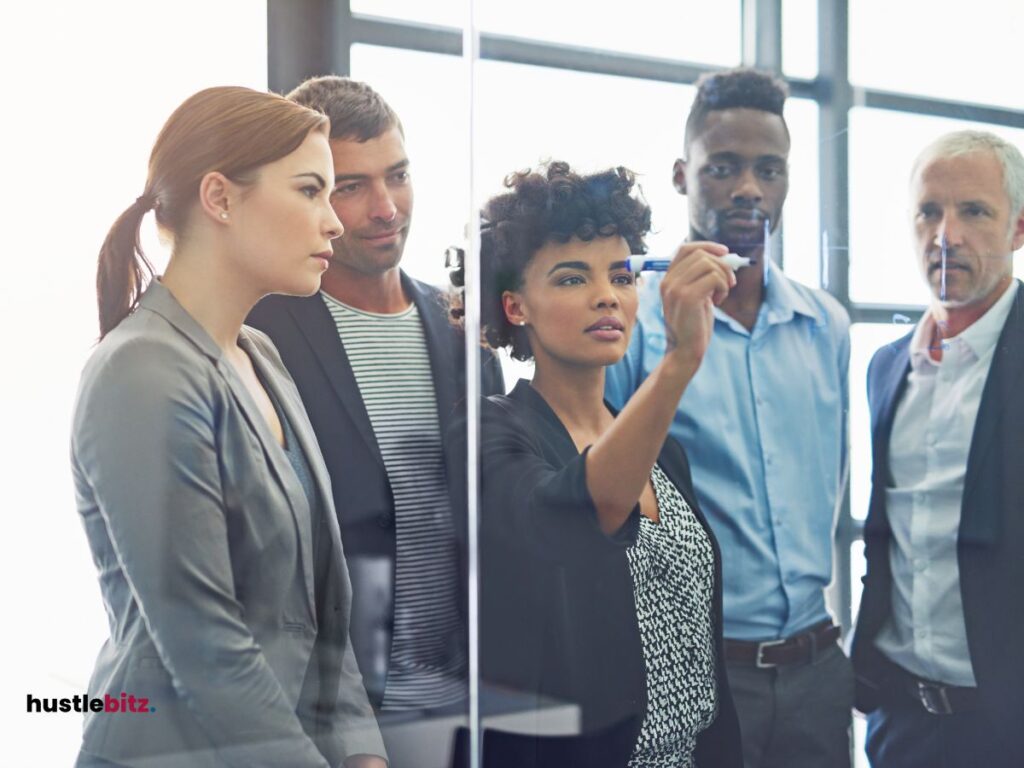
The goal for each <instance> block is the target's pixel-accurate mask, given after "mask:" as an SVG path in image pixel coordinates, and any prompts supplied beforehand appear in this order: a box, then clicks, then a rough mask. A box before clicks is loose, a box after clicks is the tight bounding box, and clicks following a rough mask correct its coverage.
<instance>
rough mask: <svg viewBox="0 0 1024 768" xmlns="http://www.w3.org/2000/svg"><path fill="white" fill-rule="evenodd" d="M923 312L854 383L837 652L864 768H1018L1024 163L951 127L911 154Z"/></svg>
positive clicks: (1021, 737) (1009, 150)
mask: <svg viewBox="0 0 1024 768" xmlns="http://www.w3.org/2000/svg"><path fill="white" fill-rule="evenodd" d="M910 194H911V200H912V204H913V208H912V216H913V231H914V239H915V243H916V248H917V256H916V257H917V259H918V262H919V266H920V268H921V272H922V274H923V276H924V277H925V280H926V281H927V282H928V285H929V287H930V288H931V292H932V302H931V305H930V306H929V307H928V309H927V311H926V312H925V314H924V316H923V317H922V319H921V321H920V322H919V323H918V324H917V326H916V327H915V329H914V330H913V331H912V332H911V333H909V334H908V335H907V336H905V337H904V338H902V339H900V340H899V341H897V342H894V343H893V344H890V345H888V346H885V347H883V348H882V349H880V350H878V352H876V353H875V356H874V358H873V359H872V361H871V366H870V368H869V369H868V399H869V403H870V409H871V427H872V431H871V434H872V444H873V469H872V491H871V502H870V508H869V511H868V517H867V521H866V523H865V526H864V542H865V555H866V558H867V576H866V578H865V582H864V593H863V598H862V601H861V608H860V615H859V617H858V621H857V628H856V632H855V634H854V639H853V662H854V667H855V669H856V672H857V708H858V709H860V710H861V711H863V712H867V713H870V714H869V717H868V736H867V752H868V756H869V757H870V759H871V763H872V765H873V766H875V768H910V767H911V766H922V767H923V766H937V765H942V766H945V767H946V768H960V767H962V768H968V767H973V766H982V765H983V766H986V768H995V767H997V766H1007V768H1008V767H1009V766H1016V767H1018V768H1019V766H1021V765H1024V727H1022V725H1024V654H1022V653H1021V652H1020V649H1019V647H1018V645H1017V643H1018V642H1019V641H1020V639H1021V638H1022V637H1024V602H1022V600H1021V596H1020V590H1021V588H1022V586H1024V398H1022V397H1021V396H1020V388H1021V386H1022V385H1024V291H1021V290H1020V282H1019V281H1018V280H1015V279H1014V277H1013V274H1012V266H1013V252H1014V251H1016V250H1017V249H1019V248H1020V247H1021V246H1022V245H1024V157H1022V156H1021V153H1020V151H1019V150H1018V149H1017V148H1016V147H1014V146H1012V145H1011V144H1009V143H1007V142H1006V141H1004V140H1002V139H1000V138H998V137H997V136H994V135H992V134H990V133H985V132H980V131H958V132H956V133H951V134H948V135H946V136H943V137H941V138H940V139H938V140H937V141H936V142H934V143H933V144H931V145H930V146H929V147H928V148H926V149H925V150H924V152H922V153H921V155H920V156H919V157H918V159H917V161H916V163H915V164H914V169H913V172H912V176H911V183H910Z"/></svg>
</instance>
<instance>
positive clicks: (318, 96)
mask: <svg viewBox="0 0 1024 768" xmlns="http://www.w3.org/2000/svg"><path fill="white" fill-rule="evenodd" d="M288 98H289V99H291V100H292V101H294V102H296V103H297V104H301V105H302V106H304V107H309V108H310V109H315V110H316V111H317V112H323V113H324V114H325V115H327V117H328V118H329V119H330V121H331V138H332V139H347V140H351V141H360V142H361V141H369V140H370V139H375V138H377V137H378V136H380V135H381V134H383V133H385V132H386V131H389V130H391V129H392V128H398V130H399V132H400V133H402V135H403V136H404V135H405V132H404V130H403V129H402V121H401V120H399V119H398V115H397V114H395V111H394V110H393V109H392V108H391V107H390V106H389V105H388V103H387V102H386V101H384V99H383V98H382V97H381V95H380V94H379V93H377V92H376V91H375V90H373V88H371V87H370V86H369V85H367V84H366V83H363V82H360V81H359V80H352V79H351V78H348V77H338V76H337V75H324V76H322V77H311V78H310V79H309V80H306V81H305V82H304V83H302V85H300V86H298V87H297V88H296V89H295V90H293V91H292V92H291V93H289V94H288Z"/></svg>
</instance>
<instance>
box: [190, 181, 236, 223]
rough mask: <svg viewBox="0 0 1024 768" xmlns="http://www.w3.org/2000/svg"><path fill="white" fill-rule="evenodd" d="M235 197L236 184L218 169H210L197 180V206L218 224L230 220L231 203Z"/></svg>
mask: <svg viewBox="0 0 1024 768" xmlns="http://www.w3.org/2000/svg"><path fill="white" fill-rule="evenodd" d="M236 199H237V196H236V185H235V184H234V182H232V181H231V180H230V179H229V178H228V177H227V176H225V175H224V174H223V173H220V172H219V171H210V172H209V173H208V174H206V175H205V176H203V178H202V180H201V181H200V182H199V207H200V209H201V210H202V212H203V213H204V214H205V215H206V216H209V217H210V218H211V219H213V220H214V221H216V222H218V223H220V224H227V223H228V222H230V221H231V204H232V202H233V201H234V200H236Z"/></svg>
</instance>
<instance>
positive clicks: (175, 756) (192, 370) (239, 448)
mask: <svg viewBox="0 0 1024 768" xmlns="http://www.w3.org/2000/svg"><path fill="white" fill-rule="evenodd" d="M327 129H328V125H327V118H325V117H324V116H323V115H321V114H319V113H316V112H313V111H311V110H308V109H306V108H304V107H300V106H298V105H296V104H293V103H291V102H289V101H287V100H286V99H284V98H282V97H280V96H275V95H272V94H266V93H259V92H256V91H251V90H248V89H245V88H210V89H207V90H204V91H201V92H199V93H197V94H195V95H194V96H192V97H190V98H189V99H187V100H186V101H185V102H184V103H183V104H182V105H181V106H180V107H178V109H177V110H176V111H175V112H174V114H172V115H171V117H170V118H169V119H168V121H167V123H166V124H165V125H164V127H163V129H162V130H161V132H160V135H159V137H158V138H157V141H156V144H155V145H154V147H153V151H152V154H151V156H150V162H149V173H148V177H147V180H146V187H145V190H144V192H143V194H142V195H140V196H139V198H138V199H137V200H136V202H135V203H134V204H133V205H132V206H130V207H129V208H128V209H127V210H126V211H125V212H124V213H123V214H122V215H121V216H120V218H119V219H118V220H117V221H116V222H115V224H114V225H113V227H112V228H111V230H110V233H109V234H108V236H107V238H106V241H105V242H104V244H103V247H102V250H101V252H100V258H99V271H98V276H97V293H98V300H99V316H100V332H101V341H100V343H99V345H98V347H97V348H96V350H95V352H94V353H93V355H92V357H91V358H90V360H89V362H88V363H87V364H86V367H85V370H84V372H83V374H82V380H81V384H80V387H79V393H78V401H77V404H76V408H75V416H74V425H73V434H72V465H73V472H74V480H75V489H76V496H77V502H78V510H79V513H80V514H81V517H82V520H83V523H84V525H85V529H86V534H87V537H88V540H89V545H90V547H91V549H92V554H93V559H94V561H95V563H96V566H97V569H98V571H99V575H100V587H101V590H102V592H103V598H104V603H105V605H106V608H107V613H108V618H109V623H110V638H109V639H108V640H107V641H106V643H105V644H104V645H103V648H102V650H101V651H100V654H99V658H98V660H97V662H96V667H95V670H94V673H93V676H92V680H91V681H90V685H89V691H90V692H91V693H92V694H93V696H100V697H102V696H103V695H104V694H109V695H110V696H111V697H113V698H115V699H118V698H119V697H121V694H122V693H125V694H127V695H129V696H132V697H134V702H133V704H134V706H133V708H132V711H133V712H136V713H137V712H139V711H141V712H142V714H141V715H139V714H130V715H124V714H122V715H112V714H106V713H98V714H96V713H90V714H88V715H87V716H86V721H85V729H84V739H83V744H82V750H81V753H80V755H79V762H78V764H79V765H80V766H109V765H129V766H134V765H139V766H142V765H144V766H189V767H190V768H195V767H196V766H215V765H216V766H221V765H232V766H268V767H269V766H284V765H287V766H310V768H312V767H314V766H315V767H316V768H324V767H326V766H332V768H333V767H335V766H341V765H345V766H384V765H386V763H385V761H384V759H383V758H382V757H380V756H382V755H383V754H384V752H383V749H382V746H381V742H380V735H379V733H378V732H377V728H376V723H375V722H374V720H373V716H372V712H371V709H370V707H369V705H368V703H367V701H366V695H365V692H364V691H363V688H362V682H361V679H360V677H359V672H358V669H357V668H356V665H355V662H354V661H353V658H352V654H351V650H350V648H349V645H348V611H349V596H350V595H349V592H350V590H349V582H348V576H347V573H346V571H345V562H344V557H343V554H342V550H341V543H340V540H339V536H338V527H337V521H336V518H335V513H334V509H333V507H332V503H331V493H330V489H329V484H328V480H327V475H326V470H325V469H324V466H323V460H322V458H321V456H320V452H319V448H318V447H317V444H316V440H315V438H314V436H313V431H312V428H311V427H310V425H309V422H308V420H307V418H306V414H305V411H304V410H303V407H302V403H301V401H300V400H299V396H298V393H297V392H296V390H295V387H294V385H293V383H292V381H291V379H290V378H289V376H288V374H287V372H286V371H285V369H284V367H283V365H282V364H281V361H280V358H279V357H278V355H277V351H276V350H275V349H274V347H273V345H272V344H271V343H270V342H269V341H268V340H267V339H266V337H265V336H263V335H262V334H260V333H258V332H256V331H253V330H252V329H249V328H245V327H243V325H242V321H243V319H244V318H245V316H246V314H247V313H248V312H249V310H250V309H251V308H252V307H253V305H254V304H255V303H256V302H257V301H258V300H259V299H260V298H261V297H262V296H264V295H265V294H267V293H272V292H280V293H289V294H302V295H308V294H311V293H313V292H315V291H316V290H317V289H318V287H319V285H320V276H321V274H322V273H323V272H324V270H325V269H326V268H327V260H328V259H329V258H330V254H331V239H332V238H334V237H337V236H338V235H339V234H341V232H342V227H341V224H340V222H339V221H338V219H337V218H336V217H335V215H334V213H333V211H332V210H331V206H330V204H329V200H328V196H329V193H330V188H331V183H332V176H333V171H332V162H331V154H330V148H329V146H328V143H327ZM149 210H154V211H155V213H156V221H157V224H158V226H159V228H160V229H161V231H162V233H163V234H164V235H165V236H166V237H168V238H169V239H170V241H171V243H172V246H173V247H172V254H171V258H170V262H169V264H168V267H167V270H166V272H165V273H164V275H163V276H162V277H160V278H159V279H156V280H152V281H151V282H150V284H149V286H148V287H145V286H144V285H143V281H144V279H145V278H146V276H147V275H146V273H147V271H148V270H149V264H148V262H147V261H146V259H145V257H144V256H143V254H142V253H141V250H140V248H139V246H138V241H139V227H140V222H141V220H142V218H143V216H144V215H145V214H146V212H147V211H149ZM139 708H141V709H139Z"/></svg>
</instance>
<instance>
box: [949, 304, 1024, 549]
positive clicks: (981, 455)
mask: <svg viewBox="0 0 1024 768" xmlns="http://www.w3.org/2000/svg"><path fill="white" fill-rule="evenodd" d="M1022 377H1024V287H1018V289H1017V296H1016V298H1015V299H1014V301H1013V306H1012V307H1010V314H1009V316H1008V317H1007V319H1006V324H1005V325H1004V326H1003V330H1002V333H1000V335H999V341H998V342H997V343H996V350H995V353H994V355H993V356H992V365H991V367H990V368H989V372H988V377H987V378H986V380H985V387H984V389H983V390H982V395H981V404H980V405H979V407H978V417H977V419H976V420H975V422H974V434H973V435H972V437H971V449H970V453H969V454H968V456H967V476H966V478H965V479H964V495H963V506H962V507H961V513H960V540H961V541H971V542H973V543H978V544H989V543H992V542H994V541H995V538H996V537H997V536H998V533H999V531H998V522H999V514H1000V510H999V509H997V508H995V506H994V505H992V504H984V503H977V502H976V498H975V497H976V496H977V495H978V494H979V493H980V492H981V490H982V489H981V488H979V485H978V483H979V480H981V478H982V477H983V476H984V472H985V469H986V467H987V466H988V465H989V461H988V460H987V458H986V456H987V454H988V453H989V452H990V449H991V447H992V443H993V442H994V440H995V436H996V433H997V431H998V428H999V425H1000V418H1001V414H1002V412H1003V410H1004V409H1005V407H1006V404H1007V403H1009V402H1011V399H1012V398H1017V397H1020V386H1021V379H1022Z"/></svg>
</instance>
